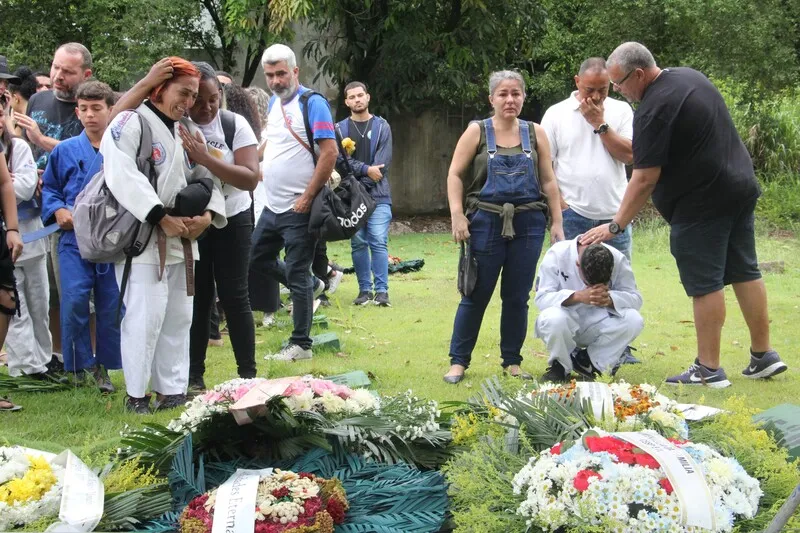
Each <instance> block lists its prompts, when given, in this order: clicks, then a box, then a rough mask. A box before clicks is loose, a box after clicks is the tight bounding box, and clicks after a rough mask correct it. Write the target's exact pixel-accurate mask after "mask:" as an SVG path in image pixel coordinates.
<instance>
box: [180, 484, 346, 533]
mask: <svg viewBox="0 0 800 533" xmlns="http://www.w3.org/2000/svg"><path fill="white" fill-rule="evenodd" d="M218 490H219V489H214V490H212V491H210V492H207V493H205V494H203V495H202V496H198V497H197V498H194V499H193V500H192V501H191V502H189V505H188V506H187V507H186V508H185V509H184V511H183V513H181V517H180V528H181V532H182V533H211V529H212V526H213V522H214V509H215V505H216V503H217V493H218ZM348 508H349V504H348V502H347V497H346V495H345V491H344V488H342V484H341V482H339V480H338V479H336V478H331V479H324V478H321V477H317V476H315V475H313V474H309V473H299V474H297V473H295V472H290V471H283V470H280V469H276V470H274V471H273V472H272V473H271V474H269V475H266V476H262V477H261V478H260V479H259V482H258V488H257V495H256V508H255V509H254V511H255V524H254V532H255V533H333V527H334V524H341V523H343V522H344V519H345V513H346V512H347V509H348Z"/></svg>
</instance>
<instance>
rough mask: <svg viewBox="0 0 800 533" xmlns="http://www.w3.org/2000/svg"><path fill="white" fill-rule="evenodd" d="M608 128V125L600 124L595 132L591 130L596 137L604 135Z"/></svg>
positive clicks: (605, 123)
mask: <svg viewBox="0 0 800 533" xmlns="http://www.w3.org/2000/svg"><path fill="white" fill-rule="evenodd" d="M608 128H609V125H608V123H607V122H604V123H602V124H600V126H599V127H598V128H597V129H596V130H592V131H594V132H595V133H596V134H598V135H603V134H604V133H606V132H607V131H608Z"/></svg>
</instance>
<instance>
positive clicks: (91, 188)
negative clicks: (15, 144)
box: [72, 110, 158, 323]
mask: <svg viewBox="0 0 800 533" xmlns="http://www.w3.org/2000/svg"><path fill="white" fill-rule="evenodd" d="M131 111H132V112H133V113H135V114H136V116H137V117H139V122H140V124H141V126H142V132H141V135H140V137H139V152H138V153H137V154H136V166H137V168H138V169H139V171H140V172H141V173H142V174H144V175H145V176H147V178H148V179H149V181H150V185H152V186H153V189H154V190H156V184H157V183H158V175H157V174H156V171H155V164H154V163H153V133H152V131H151V130H150V126H149V125H148V124H147V121H146V120H144V119H143V118H142V116H141V115H140V114H139V113H138V112H136V111H135V110H131ZM72 226H73V229H74V230H75V239H76V240H77V241H78V251H79V252H80V254H81V258H83V259H85V260H86V261H90V262H92V263H116V262H118V261H121V260H122V259H125V269H124V270H123V274H122V280H121V282H120V289H119V302H118V303H117V318H116V320H117V323H119V322H120V319H121V317H122V304H123V299H124V297H125V289H126V287H127V285H128V278H129V277H130V274H131V265H132V263H133V258H134V257H136V256H139V255H141V254H142V252H144V250H145V248H147V243H148V242H150V237H151V236H152V235H153V229H154V226H153V225H152V224H150V223H149V222H140V221H139V220H138V219H137V218H136V217H134V216H133V215H132V214H131V213H130V212H129V211H128V210H127V209H125V208H124V207H122V206H121V205H120V203H119V202H118V201H117V199H116V198H114V195H113V194H111V191H110V190H109V189H108V185H106V179H105V173H104V172H103V169H102V168H101V169H100V171H98V172H97V173H96V174H95V175H94V176H92V179H91V180H89V183H87V184H86V187H84V188H83V190H82V191H81V192H80V194H78V197H77V198H75V205H74V206H73V207H72Z"/></svg>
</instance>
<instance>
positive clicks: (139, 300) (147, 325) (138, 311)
mask: <svg viewBox="0 0 800 533" xmlns="http://www.w3.org/2000/svg"><path fill="white" fill-rule="evenodd" d="M137 111H138V112H139V114H140V115H141V116H142V118H143V119H144V120H146V121H147V123H148V125H149V126H150V129H151V131H152V134H153V161H154V163H155V170H156V174H157V176H158V182H157V191H158V192H156V190H154V189H153V187H152V186H151V185H150V183H149V181H148V179H147V177H145V176H144V175H143V174H142V173H141V172H139V169H138V168H137V166H136V162H135V161H136V154H137V152H138V150H139V135H140V132H141V125H140V123H139V119H138V118H137V117H136V114H135V113H132V112H130V111H124V112H122V113H120V114H119V115H118V116H117V117H115V118H114V120H113V121H112V122H111V124H110V125H109V127H108V129H107V130H106V132H105V134H104V135H103V140H102V142H101V144H100V152H101V153H102V154H103V158H104V165H105V179H106V183H107V184H108V188H109V190H110V191H111V192H112V194H114V197H115V198H116V199H117V201H119V203H120V204H121V205H122V206H123V207H125V208H126V209H127V210H128V211H130V212H131V213H132V214H133V215H134V216H135V217H136V218H137V219H139V220H141V221H144V220H145V219H146V217H147V215H148V214H149V213H150V211H152V209H153V208H154V207H156V206H158V205H162V206H164V207H167V208H169V207H173V206H174V205H175V196H176V195H177V194H178V192H179V191H180V190H181V189H183V188H184V187H186V185H187V181H188V182H190V181H194V180H196V179H199V178H211V179H212V180H213V181H214V189H213V192H212V197H211V200H210V202H209V203H208V206H207V207H206V209H207V210H209V211H211V212H212V214H213V218H212V222H211V223H212V224H213V225H214V226H215V227H217V228H222V227H225V225H226V224H227V220H226V219H225V198H224V197H223V195H222V186H221V184H220V181H219V179H217V178H216V177H214V176H213V175H212V174H211V173H210V172H208V170H207V169H206V168H205V167H202V166H200V165H196V164H194V163H193V162H191V161H190V160H189V158H188V156H187V155H186V153H185V152H184V150H183V144H182V142H181V139H180V136H179V135H178V123H176V124H175V128H174V130H175V132H174V133H171V132H170V131H169V128H167V126H166V125H165V124H164V123H163V122H162V121H161V119H159V118H158V116H157V115H156V114H155V113H153V111H152V110H150V109H149V108H148V107H147V106H146V105H145V104H142V105H141V106H139V108H138V109H137ZM180 124H181V125H182V126H183V127H184V128H186V129H188V130H189V132H190V134H191V135H193V136H194V135H195V133H196V132H198V131H199V130H198V129H197V127H196V126H194V125H193V124H191V123H190V122H189V121H187V120H181V122H180ZM203 142H204V143H205V140H204V141H203ZM157 241H158V239H157V237H156V233H155V232H154V233H153V237H152V238H151V239H150V242H149V244H148V246H147V248H146V249H145V251H144V252H143V253H142V254H141V255H139V256H138V257H136V258H134V259H133V264H132V267H131V273H130V277H129V279H128V286H127V289H126V292H125V296H124V299H123V302H124V303H125V316H124V317H123V319H122V324H121V327H120V342H121V345H122V370H123V373H124V375H125V387H126V389H127V392H128V395H129V396H132V397H134V398H142V397H144V396H145V394H146V392H147V389H148V384H149V385H150V389H151V390H152V391H154V392H157V393H160V394H164V395H174V394H184V393H185V392H186V389H187V386H188V382H189V329H190V327H191V324H192V300H193V298H192V297H191V296H188V295H187V294H186V272H185V266H184V257H183V246H182V244H181V240H180V239H179V238H177V237H171V238H170V237H168V238H167V257H166V258H165V259H166V261H165V263H166V267H165V270H164V274H163V276H162V278H161V280H159V279H158V278H159V254H158V244H157ZM192 254H193V257H194V259H195V260H197V259H198V257H199V255H198V250H197V243H192ZM123 268H124V263H118V264H117V265H116V275H117V283H118V284H119V283H121V281H122V272H123Z"/></svg>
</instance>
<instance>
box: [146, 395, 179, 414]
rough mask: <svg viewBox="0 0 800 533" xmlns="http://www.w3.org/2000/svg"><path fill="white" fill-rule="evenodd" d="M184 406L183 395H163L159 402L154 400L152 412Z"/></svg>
mask: <svg viewBox="0 0 800 533" xmlns="http://www.w3.org/2000/svg"><path fill="white" fill-rule="evenodd" d="M185 404H186V395H185V394H165V395H164V397H163V398H161V400H156V403H155V406H154V409H153V410H154V411H163V410H164V409H174V408H176V407H183V406H184V405H185Z"/></svg>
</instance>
